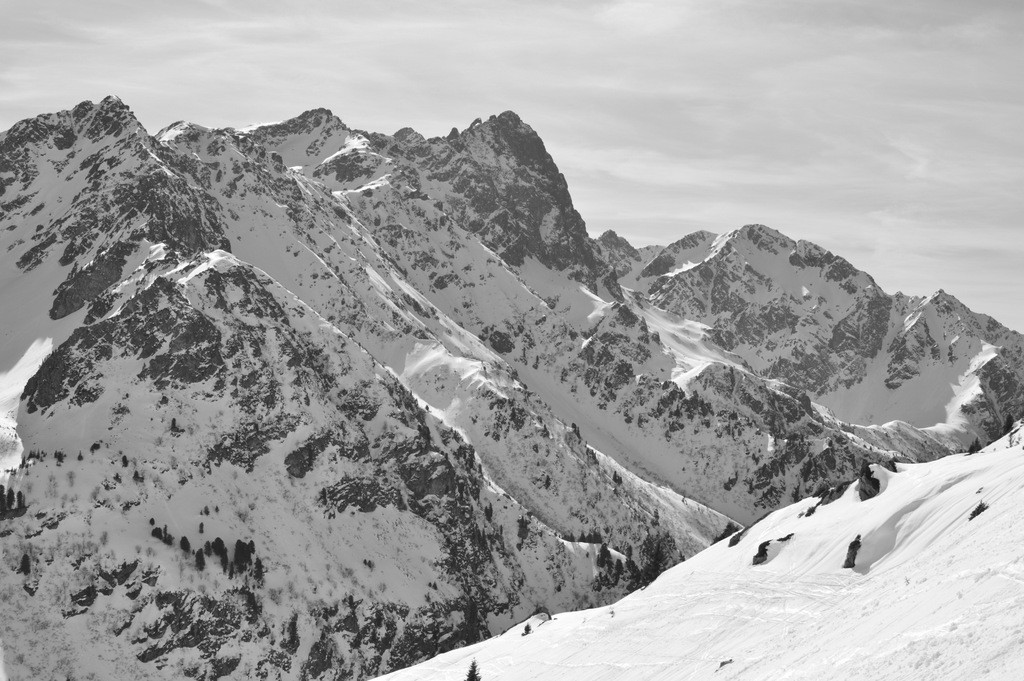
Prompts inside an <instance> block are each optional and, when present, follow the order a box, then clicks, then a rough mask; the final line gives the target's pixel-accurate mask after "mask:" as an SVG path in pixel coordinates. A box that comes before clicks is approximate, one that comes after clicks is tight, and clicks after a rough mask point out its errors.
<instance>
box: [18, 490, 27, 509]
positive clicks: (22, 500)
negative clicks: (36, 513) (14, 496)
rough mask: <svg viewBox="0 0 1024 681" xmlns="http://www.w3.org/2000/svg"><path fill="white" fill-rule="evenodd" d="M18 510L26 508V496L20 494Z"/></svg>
mask: <svg viewBox="0 0 1024 681" xmlns="http://www.w3.org/2000/svg"><path fill="white" fill-rule="evenodd" d="M18 508H25V494H24V493H23V492H18Z"/></svg>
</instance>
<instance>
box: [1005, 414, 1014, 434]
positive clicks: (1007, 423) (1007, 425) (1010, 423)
mask: <svg viewBox="0 0 1024 681" xmlns="http://www.w3.org/2000/svg"><path fill="white" fill-rule="evenodd" d="M1011 430H1013V414H1007V415H1006V421H1004V422H1003V435H1006V434H1007V433H1009V432H1010V431H1011Z"/></svg>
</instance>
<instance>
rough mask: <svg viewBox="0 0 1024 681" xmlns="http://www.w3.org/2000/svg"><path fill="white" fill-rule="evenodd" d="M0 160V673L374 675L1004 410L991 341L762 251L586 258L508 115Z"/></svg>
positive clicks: (599, 243)
mask: <svg viewBox="0 0 1024 681" xmlns="http://www.w3.org/2000/svg"><path fill="white" fill-rule="evenodd" d="M0 152H2V153H0V253H3V254H4V257H3V258H2V259H0V310H2V311H3V314H4V316H5V322H6V323H5V325H4V327H3V328H2V329H0V371H7V370H8V369H9V368H10V367H13V366H17V367H19V368H18V371H16V372H12V373H11V374H10V375H6V376H4V379H3V380H5V381H8V383H9V385H8V384H4V385H0V389H2V390H0V395H6V394H7V393H8V392H10V393H11V394H12V395H17V394H19V393H20V400H15V401H14V402H16V403H14V402H12V405H11V409H12V413H11V415H10V416H7V415H5V414H4V413H0V426H3V428H0V436H2V435H3V434H5V433H10V434H11V435H8V436H7V442H6V443H5V444H6V447H0V451H7V452H8V454H7V457H6V459H5V461H7V462H8V463H7V465H12V466H17V470H16V471H15V472H14V473H13V474H11V475H9V476H7V477H6V478H5V480H4V484H5V485H7V487H8V489H17V490H18V491H22V492H24V495H25V497H26V498H27V502H28V505H29V506H28V508H29V511H31V512H30V513H25V514H23V515H19V516H18V517H16V518H4V519H0V533H6V534H4V535H3V536H4V537H5V540H4V543H3V560H4V563H5V565H7V566H9V567H11V570H8V571H3V570H0V575H2V577H0V589H2V593H3V594H4V596H5V598H6V599H7V600H6V601H5V602H9V603H12V604H13V605H12V607H13V608H18V609H19V610H18V611H19V612H24V613H25V615H24V617H23V619H22V621H23V622H33V623H36V625H38V627H37V628H36V629H33V630H32V631H29V630H27V629H26V627H24V626H20V623H19V622H17V621H14V620H8V621H5V622H3V623H2V624H0V645H2V646H3V650H4V659H5V663H6V664H7V666H8V670H9V672H10V673H11V674H13V675H14V676H18V675H26V674H28V675H31V676H36V677H54V676H57V675H59V674H61V673H64V671H65V670H81V671H80V672H76V673H79V674H80V675H82V676H87V675H88V674H89V673H92V674H94V675H97V676H101V677H103V678H110V674H112V673H113V674H115V677H114V678H128V677H138V676H143V677H152V676H157V677H159V676H160V675H163V676H167V677H168V678H178V677H179V676H180V675H182V674H186V675H190V676H193V677H198V678H214V677H217V676H234V677H236V678H253V677H255V678H350V677H352V678H362V677H366V676H370V675H374V674H378V673H382V672H384V671H387V670H391V669H395V668H398V667H401V666H405V665H408V664H411V663H414V662H416V661H419V660H423V659H425V658H427V657H430V656H432V655H435V654H437V653H439V652H443V651H445V650H449V649H451V648H454V647H457V646H459V645H462V644H465V643H470V642H473V641H476V640H479V639H480V638H483V637H486V636H489V635H492V634H496V633H500V632H501V631H503V630H504V629H505V628H506V627H508V626H510V625H512V624H514V623H516V622H519V621H521V620H522V619H524V618H525V617H528V616H529V615H531V614H533V613H534V612H536V611H537V610H538V609H547V610H551V611H559V610H567V609H577V608H581V607H588V606H594V605H599V604H605V603H609V602H612V601H614V600H616V599H617V598H619V597H621V596H622V595H623V594H624V593H626V591H628V590H629V589H630V588H633V587H634V586H636V585H637V581H636V575H637V574H638V572H639V570H640V568H642V567H643V564H644V561H645V560H646V559H647V557H648V556H647V554H645V547H650V546H651V543H650V541H651V539H652V538H665V539H671V541H672V543H674V545H675V547H676V549H675V553H673V554H672V555H671V556H670V559H671V562H676V561H678V560H679V559H680V557H681V556H686V557H690V556H692V555H693V554H694V553H696V552H698V551H700V550H701V549H703V548H704V547H706V546H707V545H708V544H709V543H710V541H711V540H712V539H713V538H714V537H715V536H717V535H718V534H719V533H720V532H721V531H722V530H723V528H724V527H725V526H726V523H727V522H728V521H729V520H734V521H738V522H739V523H741V524H748V523H750V522H752V521H753V520H755V519H756V518H758V517H760V516H762V515H764V514H765V513H766V512H769V511H772V510H774V509H777V508H780V507H781V506H784V505H785V504H787V503H788V502H789V501H792V500H795V499H800V498H803V497H806V496H808V495H809V494H812V493H815V492H818V491H820V490H821V489H827V488H828V487H830V486H833V485H836V484H838V483H839V482H841V481H843V480H845V479H849V478H852V477H855V476H856V475H857V474H858V472H859V471H860V470H861V468H862V467H863V465H864V464H865V463H891V462H892V461H894V460H900V461H919V460H930V459H934V458H936V457H939V456H943V455H945V454H948V453H950V452H952V451H960V450H963V449H966V447H967V445H968V444H970V443H971V441H972V440H973V439H974V438H980V439H982V440H984V441H985V442H986V443H987V442H988V441H990V440H991V439H994V438H995V437H996V436H997V435H1001V434H1002V433H1001V432H1000V429H1001V428H1003V427H1004V423H1005V419H1006V417H1007V416H1010V415H1011V414H1013V413H1014V412H1015V411H1016V412H1018V413H1019V410H1020V409H1021V407H1022V406H1024V401H1022V400H1024V390H1022V389H1021V374H1020V371H1021V369H1020V366H1021V364H1020V362H1019V359H1020V352H1021V347H1022V344H1021V342H1020V335H1019V334H1016V333H1015V332H1012V331H1009V330H1006V329H1004V328H1003V327H1001V326H999V325H998V324H997V323H996V322H994V321H993V320H990V319H989V318H987V317H984V316H982V315H975V314H974V313H971V312H970V311H969V310H967V309H966V308H965V307H963V306H962V305H960V304H959V303H957V302H956V301H955V299H952V298H951V297H949V296H946V295H945V294H941V295H938V296H933V297H932V298H929V299H927V300H916V299H907V298H905V297H902V296H900V295H896V296H888V295H887V294H884V293H883V292H881V291H879V290H878V289H877V286H875V284H874V282H873V280H872V279H871V278H870V277H869V276H868V275H866V274H864V273H861V272H858V271H857V270H856V269H855V268H853V267H852V265H850V264H849V263H847V262H846V261H845V260H843V259H842V258H839V257H838V256H834V255H832V254H830V253H828V252H827V251H824V250H823V249H820V248H818V247H816V246H814V245H813V244H808V243H806V242H793V241H791V240H789V239H788V238H787V237H785V236H783V235H781V234H780V233H778V232H775V231H773V230H770V229H768V228H765V227H761V226H747V227H744V228H741V229H739V230H736V231H734V232H731V233H729V234H726V235H722V236H716V235H713V234H710V233H707V232H697V233H695V234H691V235H688V236H685V237H684V238H682V239H680V240H679V241H677V242H675V243H674V244H672V245H670V246H668V247H666V248H664V249H658V248H654V247H645V248H642V249H636V248H634V247H633V246H631V245H630V244H629V243H628V242H627V241H626V240H624V239H622V238H621V237H618V236H616V235H614V234H612V233H606V234H604V235H602V236H601V237H599V238H598V239H593V238H591V237H590V236H589V235H588V233H587V229H586V225H585V223H584V221H583V219H582V217H581V216H580V215H579V213H578V212H577V211H576V209H575V208H574V206H573V204H572V200H571V197H570V195H569V190H568V187H567V185H566V182H565V178H564V177H563V176H562V175H561V173H560V172H559V171H558V168H557V166H556V164H555V163H554V160H553V159H552V158H551V156H550V155H549V154H548V153H547V151H546V149H545V147H544V144H543V142H542V140H541V139H540V137H539V136H538V135H537V134H536V132H534V131H533V130H532V129H531V128H530V127H529V126H528V125H527V124H525V123H524V122H523V121H522V120H521V119H520V118H519V117H518V116H516V115H515V114H514V113H512V112H505V113H503V114H501V115H498V116H492V117H490V118H488V119H487V120H482V119H481V120H478V121H475V122H474V123H473V124H472V125H470V126H469V127H468V128H466V129H465V130H462V131H458V130H454V131H453V132H452V133H451V134H450V135H448V136H447V137H444V138H441V137H436V138H430V139H426V138H424V137H423V136H422V135H419V134H418V133H416V132H415V131H413V130H412V129H409V128H406V129H403V130H400V131H398V132H397V133H395V134H394V135H383V134H379V133H371V132H366V131H359V130H353V129H350V128H349V127H348V126H347V125H345V124H344V123H343V122H342V121H341V119H339V118H338V117H336V116H335V115H334V114H333V113H331V112H330V111H328V110H326V109H315V110H311V111H307V112H305V113H303V114H301V115H299V116H297V117H296V118H294V119H291V120H289V121H284V122H282V123H277V124H272V125H266V126H255V127H253V128H246V129H238V130H236V129H231V128H227V129H211V128H206V127H203V126H200V125H196V124H193V123H188V122H178V123H175V124H172V125H171V126H168V127H167V128H165V129H164V130H162V131H160V132H159V133H157V134H156V135H152V136H151V135H150V134H149V133H148V132H147V131H146V130H145V129H144V128H143V127H142V125H141V124H140V123H139V122H138V121H137V120H136V119H135V116H134V114H133V113H132V112H131V110H130V109H129V108H128V107H127V106H126V105H125V104H124V103H123V102H121V101H120V100H119V99H117V98H115V97H108V98H106V99H104V100H103V101H102V102H99V103H96V104H93V103H90V102H84V103H82V104H80V105H78V106H77V107H75V108H74V109H72V110H70V111H64V112H59V113H57V114H47V115H43V116H39V117H36V118H33V119H29V120H26V121H22V122H19V123H18V124H16V125H15V126H13V127H12V128H11V129H10V130H8V131H6V132H3V133H0ZM804 289H806V293H805V292H804ZM46 347H52V352H50V353H49V354H48V356H46V352H43V351H41V350H40V348H46ZM44 357H45V358H44ZM950 384H952V385H954V386H956V388H955V389H949V388H948V386H949V385H950ZM12 389H13V392H12ZM940 389H941V390H940ZM921 395H927V396H928V397H929V399H931V401H930V402H928V403H927V404H926V405H923V406H921V407H920V409H919V410H918V412H913V411H912V410H910V409H911V407H912V406H913V405H914V404H915V399H918V401H920V397H921ZM2 406H4V405H3V404H0V407H2ZM868 407H870V408H872V409H875V410H876V411H875V412H873V413H870V414H869V413H868ZM941 409H946V411H945V413H944V415H945V418H944V419H941V422H942V423H943V425H940V426H938V427H932V428H919V427H916V426H920V425H926V426H932V425H933V423H938V422H939V420H936V421H933V422H932V423H926V420H927V418H928V417H930V415H934V414H939V411H940V410H941ZM2 411H3V410H0V412H2ZM850 414H853V415H855V416H858V417H861V416H863V417H864V418H860V419H859V422H858V419H852V420H851V419H848V418H847V417H848V416H849V415H850ZM887 415H889V416H893V417H903V418H904V420H905V421H911V422H912V423H904V422H896V423H888V424H885V425H877V422H880V421H881V420H883V419H885V418H886V417H887ZM868 416H870V417H871V418H867V417H868ZM875 416H878V418H875ZM872 424H875V425H872ZM15 430H16V433H17V435H16V436H12V435H13V434H14V433H15ZM16 438H19V439H16ZM22 443H23V445H24V448H25V450H26V452H28V451H33V452H36V453H37V454H36V455H35V456H34V457H33V458H32V459H31V460H27V461H25V462H24V463H22V464H21V465H18V464H19V462H20V461H21V457H20V456H18V455H16V454H15V452H17V451H19V450H20V448H21V444H22ZM79 451H81V452H82V456H81V458H79V457H78V452H79ZM57 452H62V453H63V454H62V455H58V454H57ZM211 507H212V508H213V509H214V510H213V512H212V513H211V512H210V509H211ZM200 524H202V527H203V530H202V535H200V529H199V528H200V526H201V525H200ZM163 528H166V530H165V529H163ZM157 530H160V532H159V535H160V537H157V535H156V534H153V533H154V532H156V531H157ZM167 536H173V537H174V540H175V541H174V542H173V543H175V544H177V543H178V541H179V540H180V539H182V538H184V537H188V538H189V539H190V540H191V541H192V544H191V549H197V548H198V549H199V550H200V552H201V553H203V555H204V559H202V560H205V561H208V562H207V567H206V569H203V570H200V569H199V568H198V567H197V561H199V560H200V559H199V558H196V557H195V556H194V555H193V554H194V550H193V551H192V552H191V553H186V552H185V551H184V549H183V548H181V547H177V548H175V547H170V548H168V547H167V542H166V541H165V540H164V539H163V538H161V537H164V538H165V537H167ZM218 537H219V538H221V539H223V540H224V541H225V542H226V543H227V544H231V545H232V546H233V545H234V543H233V540H237V541H239V542H242V543H243V544H244V543H245V542H246V541H250V540H251V541H253V543H254V546H255V554H254V555H256V556H258V557H260V558H261V566H262V568H261V570H262V571H263V573H262V574H261V575H259V577H257V576H256V575H255V574H254V573H253V568H252V560H251V558H250V557H249V553H248V550H247V549H243V550H242V553H241V554H240V555H241V558H240V559H237V560H230V561H228V560H226V561H225V562H224V568H223V569H222V568H221V567H220V566H219V565H218V563H217V561H218V556H219V554H218V553H217V552H213V553H211V550H212V548H211V549H206V548H205V543H206V541H207V538H209V541H210V542H212V541H213V539H214V538H218ZM200 540H201V541H200ZM246 546H248V544H246ZM24 556H28V560H29V565H30V570H29V574H27V575H26V574H20V573H18V572H17V571H16V570H15V568H19V567H20V566H21V563H22V560H23V557H24ZM609 556H610V558H609ZM617 562H618V563H621V565H622V567H618V566H617ZM133 565H134V566H135V567H131V569H130V570H129V567H130V566H133ZM236 565H237V567H238V573H237V574H235V576H234V577H230V575H231V573H232V572H233V571H234V569H235V568H236ZM214 568H215V569H214ZM125 570H127V571H128V573H129V574H128V576H126V577H125V578H124V579H121V578H120V577H111V579H108V578H107V577H105V576H104V575H115V574H123V572H124V571H125ZM119 571H121V572H119ZM132 575H134V577H133V576H132ZM111 580H112V581H111ZM282 594H287V597H285V596H283V595H282ZM87 601H88V602H87ZM80 622H87V623H88V627H89V629H90V631H93V632H95V633H93V634H90V635H89V636H88V637H82V635H81V632H80V626H79V624H78V623H80ZM83 626H84V625H83ZM35 631H46V632H49V633H48V634H47V636H45V637H41V636H37V635H36V634H35V633H34V632H35ZM111 669H115V671H114V672H111Z"/></svg>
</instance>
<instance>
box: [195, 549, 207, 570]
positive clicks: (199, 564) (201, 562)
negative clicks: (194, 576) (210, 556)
mask: <svg viewBox="0 0 1024 681" xmlns="http://www.w3.org/2000/svg"><path fill="white" fill-rule="evenodd" d="M205 569H206V556H204V555H203V552H202V551H201V550H200V549H196V570H199V571H200V572H202V571H203V570H205Z"/></svg>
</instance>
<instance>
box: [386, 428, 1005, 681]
mask: <svg viewBox="0 0 1024 681" xmlns="http://www.w3.org/2000/svg"><path fill="white" fill-rule="evenodd" d="M1022 443H1024V433H1022V431H1021V429H1020V425H1019V424H1018V428H1017V430H1016V431H1015V432H1013V433H1012V434H1011V435H1009V436H1008V437H1006V438H1004V439H1002V440H1000V441H999V442H998V443H995V444H993V445H992V446H990V447H988V448H986V449H985V450H983V451H982V452H980V453H978V454H975V455H973V456H968V455H953V456H949V457H946V458H944V459H941V460H939V461H933V462H930V463H923V464H897V465H896V472H891V471H889V470H887V469H885V468H883V467H879V466H874V467H873V468H872V472H873V475H874V476H875V477H876V478H877V479H878V480H879V482H880V488H881V491H880V493H879V494H878V495H877V496H875V497H872V498H868V499H866V500H863V501H862V500H861V498H860V494H859V492H860V487H861V483H854V484H853V485H851V486H850V487H849V488H847V489H846V491H845V493H843V494H842V496H841V497H840V498H838V499H837V500H835V501H833V502H832V503H827V504H823V503H822V502H821V500H820V499H818V498H809V499H805V500H803V501H801V502H798V503H796V504H793V505H792V506H789V507H787V508H784V509H782V510H779V511H777V512H775V513H773V514H771V515H769V516H768V517H766V518H765V519H763V520H762V521H761V522H759V523H757V524H756V525H754V526H753V527H752V528H750V529H749V530H748V531H746V532H745V533H744V534H743V536H742V539H741V540H740V541H739V542H738V543H737V544H736V545H735V546H730V542H729V541H722V542H719V543H718V544H715V545H714V546H712V547H710V548H708V549H707V550H705V551H704V552H702V553H700V554H698V555H697V556H695V557H694V558H692V559H691V560H688V561H687V562H685V563H683V564H681V565H679V566H677V567H675V568H673V569H672V570H670V571H668V572H666V573H665V574H663V575H662V576H661V577H660V578H659V579H658V580H657V581H655V582H654V583H653V584H652V585H651V586H649V587H648V588H647V589H645V590H643V591H639V592H636V593H633V594H631V595H629V596H627V597H626V598H624V599H623V600H622V601H620V602H618V603H616V604H614V605H610V606H606V607H603V608H597V609H593V610H588V611H583V612H575V613H562V614H558V615H556V616H554V617H553V618H551V619H548V617H547V616H545V615H540V616H535V617H534V618H532V619H530V620H529V624H530V626H531V628H532V630H533V632H532V633H531V634H530V635H528V636H523V628H524V627H523V626H516V627H513V628H512V629H511V630H510V631H509V632H507V633H506V634H504V635H502V636H501V637H498V638H495V639H492V640H490V641H487V642H484V643H480V644H477V645H474V646H471V647H469V648H465V649H461V650H457V651H453V652H450V653H447V654H445V655H442V656H440V657H438V658H436V659H434V660H431V661H429V662H427V663H424V664H421V665H418V666H416V667H412V668H410V669H407V670H403V671H400V672H397V673H394V674H391V675H388V676H386V677H383V678H386V679H390V680H392V681H403V680H405V679H410V680H411V679H416V680H417V681H442V680H449V681H455V680H461V679H462V678H464V676H465V673H466V669H467V668H468V667H469V663H470V661H471V660H474V659H475V660H476V661H477V663H478V665H479V668H480V672H481V675H482V677H483V678H485V679H487V680H488V681H505V680H513V679H514V680H516V681H525V680H527V679H555V678H557V679H560V680H564V681H573V680H576V679H580V680H584V679H585V680H586V681H604V680H611V679H615V680H616V681H618V680H625V679H638V680H639V679H666V680H667V679H716V680H717V679H764V678H786V679H822V678H827V679H873V680H876V681H877V680H885V679H924V678H927V679H950V680H952V679H967V678H970V679H983V678H985V679H1017V678H1020V671H1021V669H1024V617H1022V616H1021V609H1022V607H1024V556H1022V555H1021V552H1020V547H1021V546H1022V545H1024V507H1022V505H1021V504H1020V499H1021V498H1022V493H1024V447H1022ZM980 502H983V503H984V504H986V505H987V506H988V508H987V510H985V511H984V512H982V513H980V514H979V515H977V517H975V518H974V519H969V516H970V515H971V513H972V511H973V510H974V509H976V508H977V507H978V505H979V503H980ZM811 509H815V511H814V512H813V514H812V513H810V511H811ZM857 537H859V538H860V542H861V545H860V549H859V552H858V553H857V555H856V561H855V566H854V567H853V568H852V569H850V568H844V567H842V566H843V564H844V561H845V560H846V558H847V553H848V548H849V544H850V543H851V542H852V541H853V540H854V539H855V538H857ZM765 542H770V543H769V544H768V545H767V547H766V551H765V552H764V553H765V558H766V560H765V561H764V562H762V563H761V564H759V565H753V564H752V562H753V558H754V556H755V555H756V554H757V553H758V549H759V547H760V546H761V545H762V544H763V543H765Z"/></svg>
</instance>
